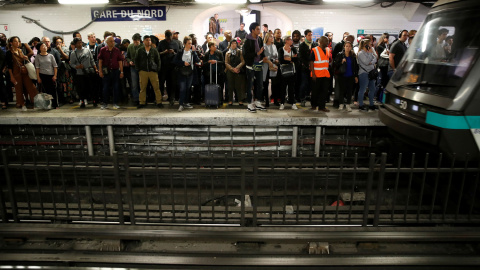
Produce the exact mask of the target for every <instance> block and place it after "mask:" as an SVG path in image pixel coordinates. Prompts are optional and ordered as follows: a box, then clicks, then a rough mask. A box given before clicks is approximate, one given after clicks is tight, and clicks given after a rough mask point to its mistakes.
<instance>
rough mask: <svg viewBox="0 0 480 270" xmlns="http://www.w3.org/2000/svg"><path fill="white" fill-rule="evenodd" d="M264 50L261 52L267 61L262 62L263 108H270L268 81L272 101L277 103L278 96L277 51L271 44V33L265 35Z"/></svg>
mask: <svg viewBox="0 0 480 270" xmlns="http://www.w3.org/2000/svg"><path fill="white" fill-rule="evenodd" d="M263 47H264V48H265V49H264V50H263V52H264V53H265V57H267V59H268V60H267V61H263V67H262V70H263V96H264V97H265V107H269V106H270V97H269V95H268V85H269V84H270V83H269V82H270V80H271V81H272V87H271V89H272V99H273V100H274V102H276V101H277V98H278V96H279V90H278V78H277V71H278V66H279V62H278V51H277V47H276V46H275V44H274V43H273V35H272V34H271V33H268V32H267V34H265V45H264V46H263Z"/></svg>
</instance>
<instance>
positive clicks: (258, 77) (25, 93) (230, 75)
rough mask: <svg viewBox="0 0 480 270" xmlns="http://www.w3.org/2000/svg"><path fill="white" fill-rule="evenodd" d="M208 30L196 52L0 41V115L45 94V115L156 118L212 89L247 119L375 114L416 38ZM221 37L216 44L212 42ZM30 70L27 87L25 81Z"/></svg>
mask: <svg viewBox="0 0 480 270" xmlns="http://www.w3.org/2000/svg"><path fill="white" fill-rule="evenodd" d="M209 29H210V32H208V33H207V34H206V35H205V38H206V41H205V43H204V44H198V42H197V37H196V36H195V34H190V35H188V36H185V37H184V38H183V40H179V38H178V35H179V33H178V32H176V31H170V30H167V31H165V39H164V40H161V41H160V40H159V39H158V38H157V37H156V36H149V35H147V36H144V37H141V36H140V34H138V33H137V34H134V35H133V36H132V41H130V40H128V39H124V40H122V39H121V38H120V37H119V36H117V35H116V34H115V33H113V32H109V31H106V32H105V33H104V35H103V40H100V39H98V38H97V37H96V35H95V34H94V33H88V34H87V40H84V39H82V36H81V34H80V33H78V32H75V33H74V34H73V41H72V42H71V43H70V44H69V46H66V45H65V44H64V41H63V39H62V38H61V37H58V36H57V37H53V38H52V40H50V38H48V37H43V38H42V39H40V38H33V39H32V40H31V41H30V42H29V43H28V44H27V43H22V42H21V41H20V38H18V37H16V36H13V37H9V38H7V37H6V36H5V35H3V34H0V67H1V71H2V74H1V76H0V88H1V89H0V97H1V102H2V109H6V108H7V105H8V102H10V101H12V100H13V95H12V93H13V90H14V92H15V93H16V107H17V108H20V109H22V110H27V108H28V107H29V106H30V107H32V105H33V104H32V103H33V100H34V97H35V95H37V94H38V93H39V92H44V93H48V94H50V95H52V97H53V103H52V108H57V107H59V106H61V105H62V104H65V103H73V102H78V104H79V106H80V108H85V107H86V106H87V105H88V104H89V102H90V104H92V106H94V107H97V106H98V105H100V108H101V109H106V108H108V104H109V103H111V104H112V105H111V108H113V109H119V108H120V104H126V103H128V102H131V103H133V104H134V105H135V106H136V107H137V108H139V109H140V108H143V107H145V106H147V104H148V103H154V104H155V105H156V106H157V107H159V108H163V100H164V97H168V103H169V104H170V105H171V106H173V105H174V103H175V102H176V101H178V103H179V107H178V110H179V111H183V110H184V109H191V108H193V106H192V104H198V105H200V104H201V103H202V102H203V99H204V95H205V86H206V85H209V84H218V85H219V89H220V97H219V98H220V99H221V100H220V101H221V102H225V103H227V104H228V105H229V106H232V105H234V103H237V104H238V105H239V106H243V105H247V106H246V109H247V110H248V111H249V112H256V111H258V110H260V111H264V110H267V109H268V108H270V106H272V105H273V106H277V107H278V109H280V110H284V109H286V108H287V107H286V106H288V108H291V109H293V110H297V109H298V106H302V107H306V106H307V102H308V101H310V102H309V103H310V108H311V109H312V110H316V111H323V112H328V111H329V109H328V108H327V107H326V106H325V105H326V103H327V102H330V101H331V100H330V98H331V97H333V107H335V108H338V109H339V110H345V111H347V112H351V111H352V108H358V109H359V110H362V111H368V110H375V108H376V107H375V104H374V100H375V99H376V100H378V101H380V100H381V96H382V93H383V90H384V88H385V86H386V84H387V82H388V80H389V78H390V77H391V76H392V74H393V72H394V71H395V69H396V67H397V66H398V64H399V62H400V60H401V58H402V57H403V55H404V54H405V51H406V49H407V47H408V46H409V44H410V43H411V41H412V40H413V38H414V36H415V33H416V31H413V30H412V31H407V30H403V31H401V33H400V34H399V37H398V39H397V40H396V41H395V42H394V43H392V44H389V38H390V37H389V35H388V34H387V33H385V34H383V35H382V37H381V38H380V40H379V42H378V43H377V41H376V39H375V37H373V36H371V35H370V36H367V37H359V38H358V39H357V44H354V41H355V40H356V39H355V37H354V36H352V35H350V34H349V33H344V34H343V39H342V41H341V42H339V43H335V42H333V33H331V32H327V33H325V35H324V36H322V37H320V38H319V39H317V40H313V35H312V31H311V30H309V29H307V30H305V31H304V32H303V35H302V33H301V32H300V31H298V30H295V31H293V33H292V35H291V36H290V35H288V36H282V31H281V30H280V29H278V28H277V29H275V30H273V31H272V30H269V28H268V25H266V24H263V25H259V24H258V23H252V24H250V26H249V27H248V29H246V28H245V24H244V23H241V25H240V28H239V29H238V30H236V31H235V34H234V35H233V34H232V31H230V30H223V29H222V30H220V29H221V28H220V23H219V20H218V15H217V14H215V16H214V17H212V18H211V20H210V22H209ZM247 30H248V31H247ZM221 32H222V33H223V34H224V40H223V41H222V42H218V41H217V40H216V38H217V37H218V35H219V34H220V33H221ZM447 34H448V30H446V32H445V31H443V32H442V33H439V44H442V45H441V46H443V47H440V45H439V48H440V49H438V54H445V53H448V49H447V47H445V46H444V45H443V44H444V43H446V44H447V45H448V42H447V41H448V37H447ZM440 39H441V40H440ZM444 47H445V48H444ZM29 62H32V63H33V66H34V67H35V70H36V78H35V79H33V78H31V76H30V74H29V73H28V70H27V69H28V68H30V67H29ZM378 71H379V72H378ZM367 92H368V94H366V93H367ZM365 96H368V100H369V104H368V105H369V106H365V105H364V97H365ZM352 99H353V102H355V103H354V104H353V103H352ZM75 100H76V101H75ZM357 105H358V106H357Z"/></svg>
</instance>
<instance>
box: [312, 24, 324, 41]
mask: <svg viewBox="0 0 480 270" xmlns="http://www.w3.org/2000/svg"><path fill="white" fill-rule="evenodd" d="M321 36H323V27H317V28H314V29H312V39H313V41H317V39H319V38H320V37H321Z"/></svg>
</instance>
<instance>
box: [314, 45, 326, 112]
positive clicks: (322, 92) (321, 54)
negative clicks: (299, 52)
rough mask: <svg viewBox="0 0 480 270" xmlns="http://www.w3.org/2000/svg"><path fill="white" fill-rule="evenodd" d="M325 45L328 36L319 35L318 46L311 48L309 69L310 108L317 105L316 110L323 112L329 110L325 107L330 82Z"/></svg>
mask: <svg viewBox="0 0 480 270" xmlns="http://www.w3.org/2000/svg"><path fill="white" fill-rule="evenodd" d="M327 45H328V38H327V37H325V36H322V37H320V43H319V46H318V47H315V48H313V49H312V53H311V54H310V71H311V76H312V80H313V89H312V101H311V104H312V110H316V109H317V107H318V111H323V112H329V111H330V110H329V109H327V108H326V107H325V100H326V97H327V93H328V88H329V84H330V73H329V72H328V64H329V58H328V55H327V52H326V47H327Z"/></svg>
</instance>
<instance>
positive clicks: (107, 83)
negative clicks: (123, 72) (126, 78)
mask: <svg viewBox="0 0 480 270" xmlns="http://www.w3.org/2000/svg"><path fill="white" fill-rule="evenodd" d="M119 81H120V70H118V69H113V70H109V71H108V74H104V76H103V103H105V104H107V103H108V101H109V99H110V95H109V94H110V88H111V87H113V104H117V103H118V98H119V95H120V92H119V90H118V82H119Z"/></svg>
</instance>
